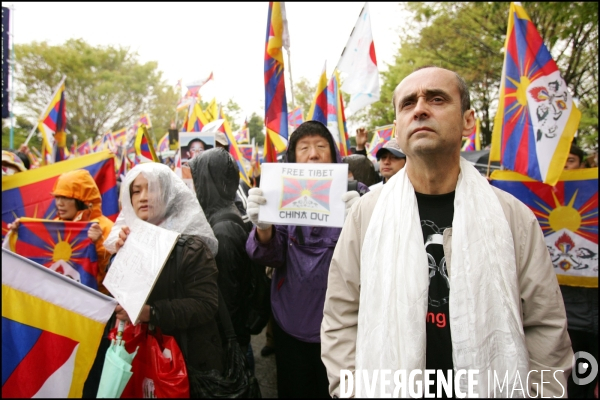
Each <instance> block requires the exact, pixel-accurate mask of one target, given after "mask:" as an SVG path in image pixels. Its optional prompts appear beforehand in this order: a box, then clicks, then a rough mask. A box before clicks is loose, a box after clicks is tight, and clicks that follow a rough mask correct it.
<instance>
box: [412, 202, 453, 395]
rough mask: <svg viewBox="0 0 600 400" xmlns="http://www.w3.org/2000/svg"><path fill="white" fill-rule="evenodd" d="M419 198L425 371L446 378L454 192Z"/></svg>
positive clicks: (449, 359)
mask: <svg viewBox="0 0 600 400" xmlns="http://www.w3.org/2000/svg"><path fill="white" fill-rule="evenodd" d="M416 196H417V203H418V206H419V216H420V219H421V229H422V231H423V239H424V240H425V251H426V252H427V259H428V267H429V268H428V271H429V303H428V307H427V320H426V333H427V348H426V366H425V368H427V369H431V370H442V371H444V373H445V374H446V373H447V371H448V370H452V369H453V362H452V337H451V334H450V320H449V318H448V316H449V315H450V306H449V298H450V279H449V278H450V277H449V276H448V272H447V269H446V257H445V255H444V247H443V234H444V230H445V229H447V228H450V227H451V226H452V218H453V217H454V192H451V193H448V194H443V195H426V194H421V193H416ZM434 382H435V380H434ZM453 386H454V385H453ZM436 389H437V386H436V383H434V384H433V385H432V387H431V388H430V393H433V394H434V395H435V394H436V393H437V392H436ZM442 393H443V391H442Z"/></svg>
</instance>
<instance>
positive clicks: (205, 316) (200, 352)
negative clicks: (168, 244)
mask: <svg viewBox="0 0 600 400" xmlns="http://www.w3.org/2000/svg"><path fill="white" fill-rule="evenodd" d="M182 237H184V238H186V239H187V240H186V242H185V245H184V247H183V251H182V255H181V265H179V266H178V265H177V261H176V251H175V250H173V251H172V252H171V255H170V256H169V259H168V260H167V262H166V264H165V266H164V268H163V270H162V272H161V273H160V275H159V277H158V280H157V281H156V284H155V285H154V288H153V289H152V292H151V293H150V296H149V297H148V301H147V304H149V305H151V306H154V307H155V309H156V316H155V317H151V319H150V323H151V324H154V325H156V326H158V327H160V328H161V330H162V332H163V333H164V334H166V335H172V336H174V337H175V340H176V341H177V343H178V344H179V347H182V343H181V340H182V338H181V333H182V331H183V330H186V331H187V332H186V334H187V335H186V336H187V351H188V357H187V360H186V361H187V363H188V364H191V365H193V366H195V367H196V368H198V369H200V370H210V369H217V370H219V371H220V370H222V367H223V349H222V346H221V338H220V336H219V328H218V326H217V322H216V316H217V309H218V303H219V302H218V291H217V290H218V289H217V276H218V271H217V265H216V263H215V258H214V257H213V255H212V253H211V251H210V250H209V249H208V247H207V246H206V244H204V242H203V241H202V240H201V239H200V238H199V237H197V236H187V235H183V236H182ZM181 285H183V296H182V295H181V287H182V286H181Z"/></svg>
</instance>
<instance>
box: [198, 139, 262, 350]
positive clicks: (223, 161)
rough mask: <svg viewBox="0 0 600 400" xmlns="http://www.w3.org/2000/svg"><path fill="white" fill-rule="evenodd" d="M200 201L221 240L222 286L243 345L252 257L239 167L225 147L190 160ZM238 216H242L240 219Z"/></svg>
mask: <svg viewBox="0 0 600 400" xmlns="http://www.w3.org/2000/svg"><path fill="white" fill-rule="evenodd" d="M189 166H190V170H191V172H192V179H193V180H194V188H195V190H196V196H197V197H198V201H199V202H200V205H201V206H202V209H203V210H204V214H205V215H206V218H207V220H208V222H209V223H210V225H211V226H212V228H213V232H214V234H215V237H216V238H217V240H218V241H219V251H218V253H217V256H216V261H217V267H218V269H219V289H220V290H221V294H222V295H223V298H224V300H225V304H226V305H227V310H228V311H229V315H230V317H231V322H232V324H233V328H234V330H235V333H236V335H237V337H238V342H239V344H240V345H241V346H244V345H247V344H248V343H249V342H250V331H249V330H248V328H247V326H246V322H247V321H248V313H249V296H250V290H251V265H252V264H251V261H250V258H249V257H248V254H247V253H246V240H247V239H248V232H247V231H246V229H245V227H244V225H243V223H242V220H241V216H240V213H239V211H238V209H237V208H236V206H235V204H234V200H235V196H236V191H237V189H238V183H239V170H238V167H237V165H236V163H235V162H234V160H233V158H232V157H231V156H230V155H229V153H227V152H226V151H225V150H224V149H220V148H216V149H211V150H208V151H205V152H204V153H202V154H201V155H200V156H198V157H195V158H193V159H192V160H191V161H190V163H189ZM232 218H233V219H236V220H237V221H239V222H240V223H238V222H234V221H233V220H232ZM238 218H239V219H238Z"/></svg>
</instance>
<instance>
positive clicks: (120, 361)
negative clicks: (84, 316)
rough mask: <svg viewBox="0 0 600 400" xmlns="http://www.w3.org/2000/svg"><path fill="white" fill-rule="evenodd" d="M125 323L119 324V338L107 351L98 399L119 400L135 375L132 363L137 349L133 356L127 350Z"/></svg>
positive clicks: (114, 340)
mask: <svg viewBox="0 0 600 400" xmlns="http://www.w3.org/2000/svg"><path fill="white" fill-rule="evenodd" d="M124 327H125V322H124V321H120V322H119V328H118V331H117V338H116V339H113V341H112V343H111V345H110V347H109V348H108V350H107V351H106V358H105V360H104V367H103V368H102V376H101V378H100V386H99V387H98V395H97V396H96V397H97V398H119V397H121V394H122V393H123V390H125V386H127V382H129V379H130V378H131V376H132V375H133V372H131V362H132V361H133V358H134V357H135V355H136V354H137V350H138V349H137V348H136V349H135V351H134V352H133V353H131V354H129V353H128V352H127V350H125V342H124V341H123V340H122V337H123V329H124Z"/></svg>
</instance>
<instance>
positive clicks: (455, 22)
mask: <svg viewBox="0 0 600 400" xmlns="http://www.w3.org/2000/svg"><path fill="white" fill-rule="evenodd" d="M402 4H403V5H402V7H404V8H405V10H406V11H408V12H409V13H411V15H412V18H406V19H405V21H406V24H405V25H404V30H403V32H402V34H401V40H400V49H399V50H398V53H397V55H396V58H395V60H394V62H393V63H392V64H391V65H389V69H388V70H387V71H385V72H383V73H382V75H383V86H382V89H381V98H380V101H379V102H377V103H375V104H373V106H372V107H371V114H370V125H371V126H376V125H385V124H389V123H391V122H392V121H393V120H394V110H393V107H391V101H392V94H393V90H394V89H395V87H396V86H397V84H398V83H399V82H400V81H401V80H402V79H403V78H404V77H406V76H407V75H408V74H410V73H411V72H412V71H413V70H414V69H415V68H418V67H421V66H424V65H437V66H440V67H444V68H449V69H452V70H454V71H456V72H458V73H459V74H460V75H461V76H463V77H464V78H465V80H466V81H467V84H468V85H469V89H470V92H471V102H472V107H473V108H474V109H475V111H476V114H477V116H478V117H479V118H480V119H481V130H482V133H483V144H484V145H486V144H489V143H490V139H491V132H492V130H493V122H494V116H495V113H496V108H497V102H498V96H499V86H500V78H501V74H502V64H503V61H504V52H503V47H504V41H505V38H506V31H507V24H508V10H509V6H510V3H494V2H482V3H476V2H468V3H467V2H463V3H458V2H451V3H402ZM523 7H524V8H525V10H526V11H527V13H528V14H529V16H530V18H531V20H532V22H533V23H534V24H535V26H536V27H537V29H538V31H539V32H540V35H541V36H542V38H543V39H544V43H545V44H546V46H547V47H548V49H549V51H550V53H551V54H552V55H553V57H554V60H555V61H556V62H557V64H558V66H559V69H560V71H561V73H562V76H563V78H564V79H565V82H566V83H567V85H568V86H569V88H570V89H571V93H572V94H573V96H574V97H575V98H576V99H578V102H579V109H580V110H581V111H582V113H583V117H582V120H581V123H580V127H579V133H578V135H579V137H580V141H581V142H582V143H586V144H587V146H588V147H591V146H590V143H593V142H594V137H595V143H596V146H597V137H598V22H597V21H598V6H597V4H595V3H585V2H571V3H545V2H526V3H523Z"/></svg>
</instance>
